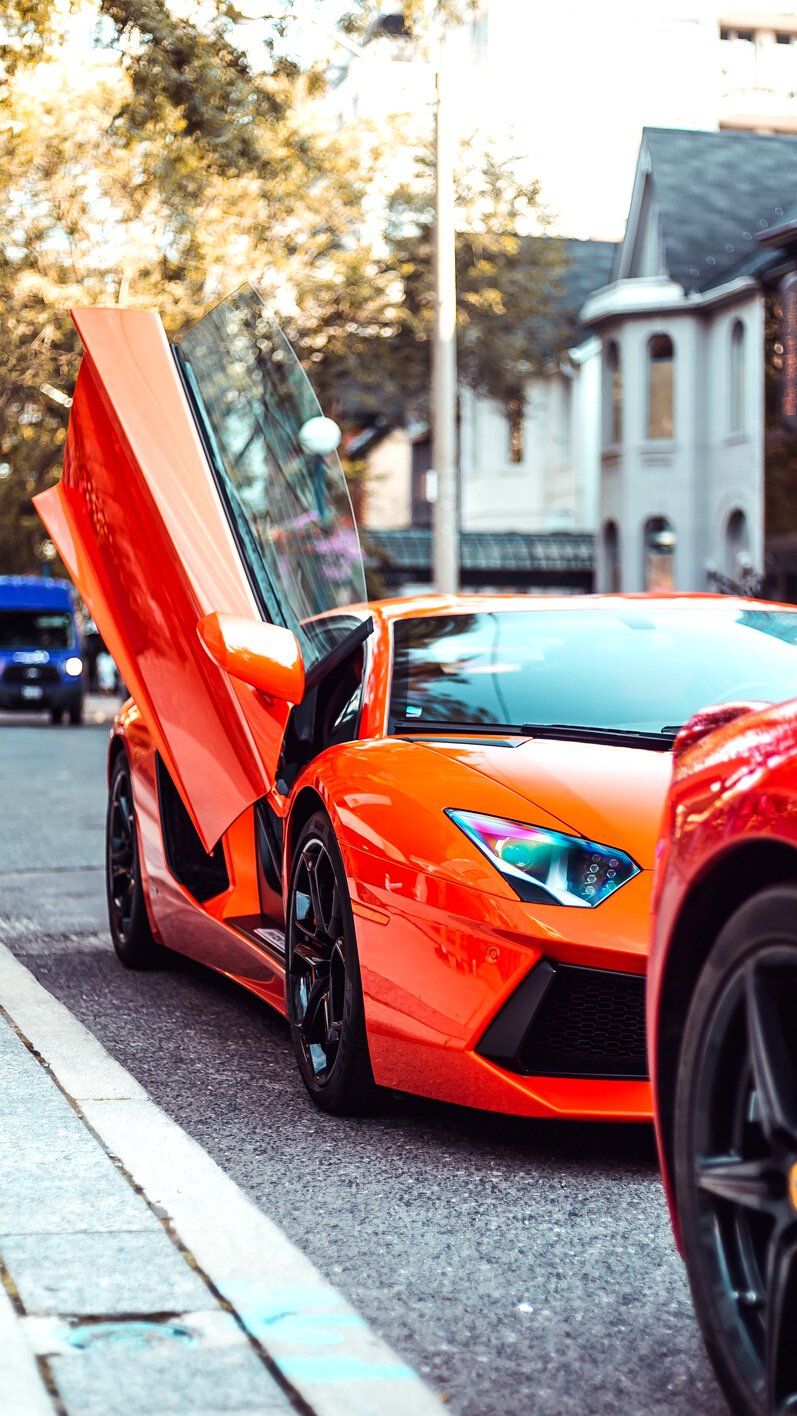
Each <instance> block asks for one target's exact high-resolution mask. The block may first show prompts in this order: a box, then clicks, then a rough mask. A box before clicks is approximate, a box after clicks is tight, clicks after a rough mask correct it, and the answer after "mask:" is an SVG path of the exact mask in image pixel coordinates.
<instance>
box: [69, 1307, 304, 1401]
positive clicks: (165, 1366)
mask: <svg viewBox="0 0 797 1416" xmlns="http://www.w3.org/2000/svg"><path fill="white" fill-rule="evenodd" d="M198 1316H199V1318H200V1319H201V1318H202V1317H203V1316H204V1315H201V1314H200V1315H198ZM207 1316H208V1317H210V1318H211V1320H212V1332H211V1334H210V1341H208V1339H207V1335H206V1336H205V1337H204V1339H203V1336H202V1333H201V1324H200V1325H199V1331H198V1333H196V1335H192V1328H194V1324H192V1322H191V1316H190V1315H189V1316H188V1318H187V1319H186V1321H185V1323H183V1324H181V1323H180V1322H179V1321H177V1322H176V1323H175V1324H173V1325H172V1326H171V1327H170V1326H168V1325H164V1326H162V1327H161V1328H160V1329H156V1328H153V1327H149V1326H146V1325H144V1324H139V1325H136V1324H134V1323H131V1324H115V1325H108V1326H107V1328H105V1329H100V1330H99V1331H96V1332H94V1333H91V1332H89V1333H88V1345H87V1346H86V1347H85V1348H84V1349H83V1350H82V1351H81V1350H75V1351H73V1352H71V1353H69V1355H61V1356H53V1357H51V1358H50V1363H49V1364H50V1370H51V1371H52V1373H53V1376H54V1378H55V1382H56V1385H57V1387H58V1391H59V1394H60V1396H61V1400H62V1401H63V1403H64V1406H65V1407H66V1411H67V1413H68V1416H153V1411H155V1410H157V1413H158V1416H215V1413H219V1416H222V1413H229V1412H241V1413H244V1412H245V1413H246V1416H291V1413H293V1411H294V1408H293V1407H292V1406H291V1405H290V1403H289V1402H288V1399H287V1397H286V1396H285V1395H284V1393H283V1392H282V1391H281V1389H280V1388H279V1387H278V1386H277V1383H276V1382H275V1381H274V1379H273V1377H272V1376H271V1375H270V1373H269V1372H268V1371H267V1370H266V1368H265V1367H264V1366H263V1364H262V1363H261V1362H260V1360H259V1358H258V1357H257V1356H256V1354H255V1352H254V1351H253V1350H252V1348H251V1347H249V1346H248V1344H247V1343H246V1342H245V1340H243V1336H242V1334H241V1332H240V1329H239V1328H238V1327H237V1325H236V1324H235V1323H234V1321H233V1319H232V1318H231V1317H229V1315H228V1314H226V1313H215V1314H209V1315H207ZM225 1325H226V1327H225ZM195 1332H196V1329H195ZM75 1336H76V1337H78V1336H79V1335H78V1334H76V1335H75ZM155 1394H157V1395H155Z"/></svg>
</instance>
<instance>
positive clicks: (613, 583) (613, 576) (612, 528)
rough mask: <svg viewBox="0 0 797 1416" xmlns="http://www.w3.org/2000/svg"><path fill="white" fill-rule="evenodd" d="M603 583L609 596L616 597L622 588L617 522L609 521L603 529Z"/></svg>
mask: <svg viewBox="0 0 797 1416" xmlns="http://www.w3.org/2000/svg"><path fill="white" fill-rule="evenodd" d="M603 582H604V588H605V590H606V591H607V593H608V594H609V595H616V594H617V593H618V591H619V590H620V588H621V581H620V532H619V531H618V529H617V522H616V521H607V522H606V523H605V525H604V527H603Z"/></svg>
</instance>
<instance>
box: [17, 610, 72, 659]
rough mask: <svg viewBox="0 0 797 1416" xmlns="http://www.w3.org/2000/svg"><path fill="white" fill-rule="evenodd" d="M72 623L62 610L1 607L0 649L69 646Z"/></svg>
mask: <svg viewBox="0 0 797 1416" xmlns="http://www.w3.org/2000/svg"><path fill="white" fill-rule="evenodd" d="M74 643H75V624H74V620H73V618H72V616H71V615H70V614H68V613H67V612H66V611H65V610H56V611H53V610H0V649H71V648H73V646H74Z"/></svg>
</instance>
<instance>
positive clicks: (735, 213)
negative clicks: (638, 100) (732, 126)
mask: <svg viewBox="0 0 797 1416" xmlns="http://www.w3.org/2000/svg"><path fill="white" fill-rule="evenodd" d="M643 141H644V143H645V145H646V146H647V149H648V151H649V153H650V158H651V176H652V180H653V191H654V195H655V199H656V205H657V207H658V209H659V213H660V216H661V223H662V235H663V237H664V247H665V253H666V259H667V266H668V269H669V273H670V275H671V276H672V278H673V280H677V281H678V283H679V284H680V285H682V286H683V287H684V289H685V290H687V291H690V290H706V289H708V288H709V287H710V286H712V285H717V284H719V283H721V282H722V281H724V280H727V279H729V278H730V277H731V275H732V273H733V272H734V270H735V268H736V267H742V266H746V265H747V264H748V263H749V261H750V257H751V256H752V255H753V254H754V253H755V252H756V250H757V248H758V247H757V242H756V240H755V237H756V235H757V234H758V232H759V231H765V230H767V229H768V227H770V226H775V225H777V224H778V223H779V222H781V221H782V220H783V216H784V212H785V211H786V210H787V209H788V208H789V206H790V205H791V204H792V203H793V201H794V192H795V188H797V136H794V137H790V136H787V135H785V134H779V133H736V132H693V131H691V130H689V129H679V128H646V129H645V133H644V139H643Z"/></svg>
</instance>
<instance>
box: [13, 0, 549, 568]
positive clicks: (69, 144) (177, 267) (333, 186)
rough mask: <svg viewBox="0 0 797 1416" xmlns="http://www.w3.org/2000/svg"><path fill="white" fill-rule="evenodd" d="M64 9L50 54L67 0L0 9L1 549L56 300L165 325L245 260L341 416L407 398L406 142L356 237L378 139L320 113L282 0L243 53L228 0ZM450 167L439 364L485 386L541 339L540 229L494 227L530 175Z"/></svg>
mask: <svg viewBox="0 0 797 1416" xmlns="http://www.w3.org/2000/svg"><path fill="white" fill-rule="evenodd" d="M352 8H353V9H355V10H356V9H358V8H359V9H360V10H362V13H363V15H364V14H365V13H366V7H364V6H361V7H358V6H353V7H352ZM465 8H467V6H466V7H465ZM78 9H80V6H78ZM82 13H84V14H88V15H89V23H88V27H87V33H88V32H90V30H91V23H90V22H92V16H93V26H94V35H95V45H94V48H93V49H92V48H89V49H88V50H83V51H81V52H80V55H79V62H71V63H70V62H69V61H68V59H65V58H64V54H65V53H66V52H67V51H65V50H64V48H63V46H64V43H65V40H66V39H67V38H68V32H69V26H70V24H71V19H70V12H69V0H12V3H11V5H10V6H8V5H7V6H6V7H4V14H3V24H2V29H0V178H2V187H3V191H4V196H5V207H4V215H5V222H4V228H3V238H2V240H0V339H2V346H1V349H0V572H12V571H23V570H30V569H34V568H36V566H37V565H40V564H41V555H42V548H43V545H44V542H45V539H46V538H45V534H44V531H43V528H42V527H41V525H40V523H39V521H38V518H37V517H36V515H35V513H34V512H33V509H32V507H31V505H30V498H31V495H33V494H34V493H35V492H36V491H38V490H41V489H43V488H44V487H46V486H48V485H49V484H51V483H52V482H53V481H55V480H57V478H58V476H59V473H60V464H61V459H62V455H63V443H64V437H65V429H66V421H67V417H68V403H69V397H70V395H71V392H72V389H73V385H74V379H75V376H76V372H77V364H78V360H79V341H78V339H77V336H76V333H75V331H74V329H73V326H72V324H71V321H70V319H69V315H68V309H69V307H70V306H71V305H75V304H89V305H91V304H106V305H108V304H111V305H112V304H124V305H132V306H139V307H150V308H152V307H156V308H159V309H160V310H161V312H162V314H163V318H164V322H165V324H166V327H167V330H168V331H169V333H170V334H172V335H174V334H176V333H179V330H180V328H181V326H183V325H184V324H186V323H190V322H191V321H192V320H194V319H195V318H196V317H197V315H198V314H200V313H201V312H202V311H203V309H205V308H206V307H207V306H208V305H209V304H212V303H213V302H214V301H215V300H217V299H219V298H220V297H221V296H222V295H224V294H226V293H228V292H229V291H231V290H232V289H234V288H235V286H236V285H238V284H240V283H241V282H242V281H243V280H245V279H251V280H252V281H253V282H254V283H255V284H256V285H257V286H258V288H259V289H260V291H261V293H262V294H263V296H264V298H265V299H266V301H267V302H268V303H269V304H270V305H272V306H273V307H274V308H275V309H276V310H277V311H278V312H279V313H280V315H281V318H282V320H283V323H284V324H285V325H286V327H287V328H288V331H289V333H290V334H291V336H292V337H293V339H294V341H295V343H296V347H297V348H298V350H299V353H300V356H301V357H302V359H303V361H304V363H305V364H306V367H307V368H308V371H309V373H310V376H311V378H312V379H313V381H314V383H315V384H316V386H317V387H318V390H319V393H320V395H321V398H322V402H324V401H325V402H326V405H327V407H328V409H329V411H330V412H332V413H333V414H334V415H337V416H338V417H339V418H340V419H341V420H342V421H346V419H347V418H348V419H349V420H350V421H351V422H352V423H356V422H357V421H358V420H360V419H362V418H363V417H368V416H369V415H370V414H371V413H372V412H380V413H384V414H387V415H388V416H390V417H395V418H399V417H409V416H420V417H423V416H424V415H425V409H426V395H427V388H428V381H429V357H430V333H431V329H432V320H433V308H432V288H431V233H432V204H431V170H430V165H429V158H428V155H426V154H421V156H420V159H419V175H418V180H417V181H416V182H413V183H411V184H410V185H408V187H407V188H406V189H403V190H402V191H400V192H398V193H396V194H395V196H394V198H393V200H392V202H391V203H390V207H389V211H388V216H387V229H386V231H385V233H384V237H382V236H381V235H380V234H379V233H377V235H376V237H373V235H369V234H368V233H369V231H370V230H371V228H369V227H368V225H367V223H365V222H364V221H363V201H364V198H365V197H366V196H368V195H369V194H370V193H371V191H372V188H373V186H374V182H375V175H376V174H377V172H378V169H379V167H380V164H381V162H382V159H383V153H382V151H381V149H380V146H379V143H378V141H376V140H374V139H373V138H370V139H369V140H368V141H363V142H362V143H358V142H356V141H353V138H352V134H351V132H348V133H346V132H343V133H341V134H340V135H335V134H330V133H329V132H328V131H327V130H326V129H325V128H324V126H323V123H324V122H325V121H326V120H325V119H324V116H323V114H322V113H321V112H320V111H319V109H318V106H317V105H315V104H314V103H313V102H312V100H313V99H314V98H315V97H316V96H317V95H318V94H319V93H320V91H321V90H322V88H323V85H324V83H325V77H324V75H323V74H322V73H321V72H320V71H317V70H314V69H311V70H310V71H309V72H305V71H301V70H300V69H299V68H298V67H297V65H296V63H295V62H294V61H292V60H291V59H288V58H286V57H285V51H286V49H287V46H286V45H284V44H283V43H282V40H283V36H284V34H285V32H286V27H288V26H289V25H290V23H291V0H264V4H263V6H262V9H260V10H258V15H259V19H258V24H257V36H258V48H257V54H258V59H257V63H256V64H255V62H254V60H253V58H252V57H251V56H252V54H253V52H254V48H253V45H252V42H251V33H250V32H249V31H244V27H243V26H242V25H241V24H240V23H239V22H240V20H241V16H240V14H239V12H238V11H237V10H236V8H235V5H234V4H233V3H231V0H203V3H202V5H201V9H199V8H198V10H197V12H196V13H197V18H196V20H195V21H192V20H191V19H189V18H185V17H184V15H183V17H182V18H178V17H177V15H176V14H175V13H173V11H172V10H171V8H170V6H169V4H168V3H167V0H97V7H96V10H94V11H90V10H87V7H86V6H85V5H84V6H83V7H82ZM371 13H372V14H373V11H371ZM463 13H464V11H463ZM245 34H246V35H248V36H249V37H248V39H247V43H246V45H244V43H243V37H244V35H245ZM463 171H466V172H468V173H470V174H471V175H469V176H468V177H467V178H463V180H462V182H461V184H460V191H459V193H458V202H459V226H460V228H461V229H464V228H467V229H468V230H470V231H471V232H473V233H476V234H471V235H468V236H461V237H460V238H459V240H458V250H457V265H458V275H459V280H460V325H459V358H460V368H461V372H462V376H463V378H464V379H466V380H467V381H468V382H469V383H470V384H471V385H472V386H473V387H474V388H479V389H482V390H484V391H486V392H488V393H491V394H493V395H494V396H495V397H498V398H500V399H505V398H508V397H509V396H513V394H514V391H515V390H516V389H517V388H518V387H519V386H520V384H521V383H522V380H523V378H524V377H525V375H526V374H527V373H528V372H532V371H534V370H535V369H537V368H538V367H541V365H542V364H543V362H544V361H545V359H546V358H548V357H550V355H551V353H552V352H555V348H556V346H557V343H561V339H560V338H559V337H558V335H557V318H558V317H557V313H556V309H557V282H558V276H559V264H560V257H559V254H558V249H559V248H558V247H557V245H556V243H555V242H547V243H546V242H544V241H543V242H537V243H532V246H529V245H528V244H526V243H524V242H522V241H521V240H520V239H519V238H518V236H517V235H516V234H515V233H516V231H517V229H518V226H519V225H521V226H523V225H526V226H528V224H529V222H533V223H536V224H537V226H538V228H539V229H545V223H546V218H545V213H544V212H543V211H542V208H541V205H540V194H539V191H538V190H537V188H536V187H535V186H534V185H533V184H531V185H528V186H526V187H524V186H523V185H522V184H520V183H518V182H517V181H516V179H515V178H514V177H513V176H512V175H511V172H510V170H509V169H508V168H503V167H501V166H500V165H499V164H498V163H497V162H495V161H494V160H493V159H491V158H489V157H488V158H487V159H486V160H485V161H481V162H480V161H477V160H476V156H475V155H474V154H466V155H465V160H464V163H463ZM355 481H356V478H355Z"/></svg>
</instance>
